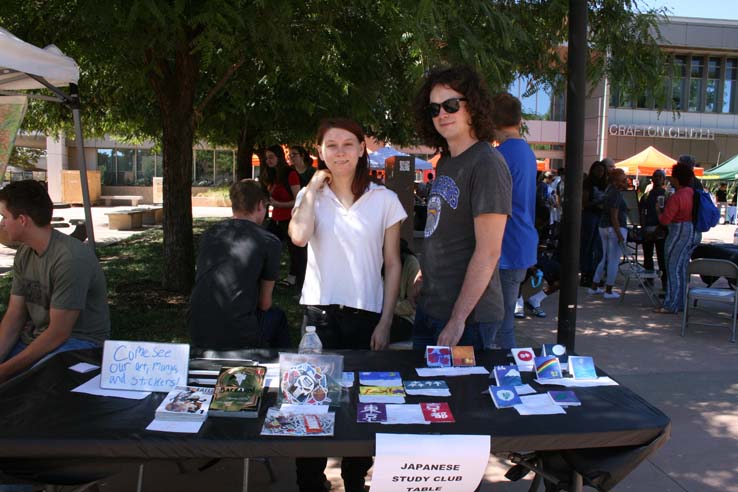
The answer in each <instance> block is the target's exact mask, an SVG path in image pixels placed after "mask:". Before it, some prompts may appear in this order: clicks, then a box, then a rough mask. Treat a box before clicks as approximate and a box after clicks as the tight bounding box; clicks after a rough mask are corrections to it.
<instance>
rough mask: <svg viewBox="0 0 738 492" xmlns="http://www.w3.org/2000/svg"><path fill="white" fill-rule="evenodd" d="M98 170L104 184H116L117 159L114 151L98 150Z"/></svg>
mask: <svg viewBox="0 0 738 492" xmlns="http://www.w3.org/2000/svg"><path fill="white" fill-rule="evenodd" d="M97 168H98V169H99V170H100V174H102V184H104V185H114V184H115V159H114V158H113V149H97Z"/></svg>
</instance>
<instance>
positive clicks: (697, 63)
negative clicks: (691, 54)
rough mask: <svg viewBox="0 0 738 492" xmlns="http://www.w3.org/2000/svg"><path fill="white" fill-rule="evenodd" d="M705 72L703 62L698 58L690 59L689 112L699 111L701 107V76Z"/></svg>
mask: <svg viewBox="0 0 738 492" xmlns="http://www.w3.org/2000/svg"><path fill="white" fill-rule="evenodd" d="M704 70H705V60H704V59H703V58H700V57H695V58H692V64H691V66H690V70H689V76H690V79H689V106H688V110H689V111H700V107H701V106H702V84H703V80H702V76H703V75H704Z"/></svg>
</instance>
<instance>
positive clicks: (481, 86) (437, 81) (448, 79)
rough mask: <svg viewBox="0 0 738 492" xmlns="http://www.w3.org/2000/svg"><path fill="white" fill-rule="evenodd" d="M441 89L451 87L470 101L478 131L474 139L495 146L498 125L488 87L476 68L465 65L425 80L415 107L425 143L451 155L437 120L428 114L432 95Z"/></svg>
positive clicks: (439, 71) (438, 71)
mask: <svg viewBox="0 0 738 492" xmlns="http://www.w3.org/2000/svg"><path fill="white" fill-rule="evenodd" d="M437 85H444V86H447V87H450V88H451V89H453V90H455V91H456V92H458V93H459V94H462V95H463V96H464V97H465V98H466V99H467V101H466V107H467V109H468V111H469V114H470V115H471V127H472V130H474V136H475V137H476V138H477V139H478V140H481V141H484V142H491V141H492V140H493V139H494V136H495V124H494V121H493V119H492V96H491V95H490V93H489V89H488V88H487V84H486V83H485V82H484V80H483V79H482V78H481V77H480V76H479V74H478V73H477V72H476V71H475V70H474V69H473V68H471V67H468V66H465V65H462V66H457V67H451V68H437V69H433V70H431V71H430V72H429V73H428V75H427V76H426V77H425V80H424V82H423V85H422V86H421V88H420V91H419V92H418V95H417V96H416V97H415V102H414V103H413V112H414V113H415V124H416V127H417V130H418V135H419V136H420V139H421V140H422V141H423V143H425V144H426V145H428V146H430V147H434V148H436V149H438V150H440V151H441V152H448V142H446V139H445V138H443V137H442V136H441V134H440V133H438V131H437V130H436V127H435V125H433V118H431V115H430V113H428V103H429V102H430V93H431V90H433V88H434V87H435V86H437Z"/></svg>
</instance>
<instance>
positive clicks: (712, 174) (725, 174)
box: [702, 155, 738, 181]
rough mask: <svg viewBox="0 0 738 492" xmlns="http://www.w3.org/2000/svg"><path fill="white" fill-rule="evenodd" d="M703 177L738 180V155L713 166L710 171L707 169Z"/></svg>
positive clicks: (707, 178)
mask: <svg viewBox="0 0 738 492" xmlns="http://www.w3.org/2000/svg"><path fill="white" fill-rule="evenodd" d="M702 179H706V180H715V181H717V180H721V181H736V180H738V155H736V156H733V157H731V158H730V159H728V160H727V161H725V162H723V163H722V164H720V165H719V166H716V167H713V168H712V169H710V170H709V171H705V174H704V176H702Z"/></svg>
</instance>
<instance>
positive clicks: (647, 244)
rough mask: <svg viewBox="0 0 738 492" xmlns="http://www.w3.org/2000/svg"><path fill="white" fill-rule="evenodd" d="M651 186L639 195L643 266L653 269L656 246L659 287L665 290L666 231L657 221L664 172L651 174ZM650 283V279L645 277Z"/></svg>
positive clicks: (663, 195) (648, 269) (662, 195)
mask: <svg viewBox="0 0 738 492" xmlns="http://www.w3.org/2000/svg"><path fill="white" fill-rule="evenodd" d="M651 182H652V183H653V187H652V188H651V191H649V192H648V193H647V194H644V195H643V196H642V197H641V200H640V203H639V209H640V213H641V225H642V226H643V268H645V269H646V270H647V271H653V250H654V246H655V247H656V259H657V260H658V263H659V273H660V274H661V287H662V289H664V290H666V282H667V277H668V275H667V272H666V263H665V262H666V256H665V254H664V244H665V243H664V241H665V239H666V233H665V230H664V228H663V226H661V224H660V223H659V217H658V213H657V211H656V209H657V208H663V207H664V203H665V202H666V190H665V189H664V183H665V182H666V173H665V172H664V171H663V170H661V169H657V170H655V171H654V172H653V175H652V176H651ZM647 281H648V282H649V283H652V282H653V280H652V279H647Z"/></svg>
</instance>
